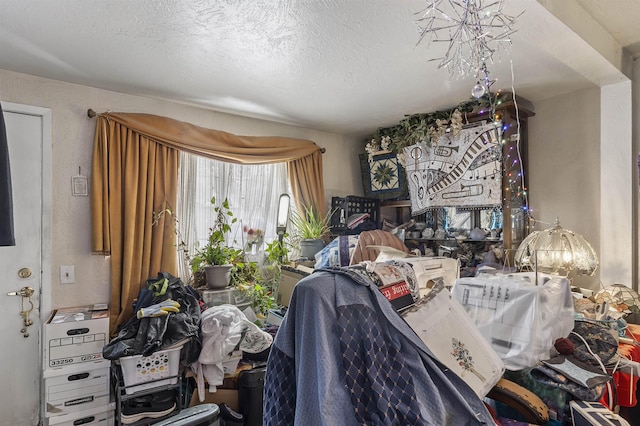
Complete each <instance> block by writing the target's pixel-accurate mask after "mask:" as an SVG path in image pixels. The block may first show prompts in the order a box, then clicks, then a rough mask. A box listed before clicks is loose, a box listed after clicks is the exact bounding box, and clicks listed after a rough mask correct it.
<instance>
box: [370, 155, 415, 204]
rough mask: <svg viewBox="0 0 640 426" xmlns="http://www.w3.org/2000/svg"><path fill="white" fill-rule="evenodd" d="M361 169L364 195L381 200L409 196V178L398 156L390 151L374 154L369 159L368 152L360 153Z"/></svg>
mask: <svg viewBox="0 0 640 426" xmlns="http://www.w3.org/2000/svg"><path fill="white" fill-rule="evenodd" d="M360 170H361V172H362V186H363V190H364V196H365V197H367V198H377V199H380V200H388V199H398V198H407V197H408V194H409V192H408V189H407V180H406V177H405V171H404V167H402V166H401V165H400V163H399V162H398V156H397V155H396V154H394V153H391V152H388V153H384V154H379V155H374V156H373V161H371V162H370V161H369V156H368V154H366V153H362V154H360Z"/></svg>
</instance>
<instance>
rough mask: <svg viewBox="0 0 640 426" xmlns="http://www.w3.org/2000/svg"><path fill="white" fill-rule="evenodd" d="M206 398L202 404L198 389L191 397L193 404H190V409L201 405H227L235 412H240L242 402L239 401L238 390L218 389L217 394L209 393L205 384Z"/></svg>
mask: <svg viewBox="0 0 640 426" xmlns="http://www.w3.org/2000/svg"><path fill="white" fill-rule="evenodd" d="M205 388H207V389H206V390H205V396H204V401H203V402H200V397H199V396H198V389H196V390H195V391H194V392H193V395H192V396H191V402H190V403H189V407H194V406H196V405H200V404H218V405H220V404H223V403H224V404H226V405H227V407H229V408H231V409H232V410H234V411H238V412H239V411H240V401H239V399H238V390H237V389H218V390H217V391H216V392H213V393H212V392H209V390H208V386H207V385H206V384H205Z"/></svg>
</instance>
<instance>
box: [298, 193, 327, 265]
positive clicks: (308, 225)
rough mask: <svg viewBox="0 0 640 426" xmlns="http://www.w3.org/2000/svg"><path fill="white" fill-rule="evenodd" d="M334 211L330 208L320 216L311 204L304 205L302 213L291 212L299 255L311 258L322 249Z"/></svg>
mask: <svg viewBox="0 0 640 426" xmlns="http://www.w3.org/2000/svg"><path fill="white" fill-rule="evenodd" d="M334 213H335V210H330V211H328V212H327V214H325V215H324V216H322V215H321V214H320V213H318V212H317V210H316V209H315V208H313V207H311V206H305V208H304V213H299V212H292V214H291V223H292V224H293V227H294V228H295V233H296V239H297V240H298V241H299V245H300V256H302V257H305V258H307V259H313V258H314V256H315V254H316V253H317V252H319V251H320V250H322V248H323V247H324V244H325V241H324V238H325V237H326V236H327V235H328V234H329V228H330V224H331V216H333V214H334Z"/></svg>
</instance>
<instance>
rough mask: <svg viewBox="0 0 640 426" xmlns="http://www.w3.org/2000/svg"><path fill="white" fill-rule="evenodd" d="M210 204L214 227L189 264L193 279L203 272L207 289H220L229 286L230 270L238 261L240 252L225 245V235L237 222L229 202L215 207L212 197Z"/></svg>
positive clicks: (214, 200)
mask: <svg viewBox="0 0 640 426" xmlns="http://www.w3.org/2000/svg"><path fill="white" fill-rule="evenodd" d="M211 204H212V205H213V206H214V208H213V211H214V212H215V222H214V225H213V226H212V227H211V228H209V237H208V238H207V243H206V244H205V245H204V247H201V248H199V249H198V250H197V251H196V254H195V255H194V256H193V257H192V258H191V260H190V262H189V263H190V265H191V271H192V272H193V275H194V277H196V276H197V275H198V274H201V273H202V272H204V275H205V276H206V280H207V287H209V288H211V289H220V288H225V287H227V286H228V285H229V283H230V280H231V268H232V267H233V265H234V263H236V262H237V261H238V259H240V257H241V255H242V250H239V249H235V248H233V247H229V246H228V245H227V238H226V237H227V234H228V233H229V231H231V225H232V224H233V223H235V222H237V218H235V217H234V216H233V213H232V212H231V210H230V209H229V200H227V199H226V198H225V199H224V201H223V202H222V204H221V205H216V198H215V197H212V198H211Z"/></svg>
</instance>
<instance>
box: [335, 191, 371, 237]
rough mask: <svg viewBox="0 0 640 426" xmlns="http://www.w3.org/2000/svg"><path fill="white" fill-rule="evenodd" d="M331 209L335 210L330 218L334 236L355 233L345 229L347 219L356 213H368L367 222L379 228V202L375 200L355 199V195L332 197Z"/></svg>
mask: <svg viewBox="0 0 640 426" xmlns="http://www.w3.org/2000/svg"><path fill="white" fill-rule="evenodd" d="M331 209H332V210H335V213H334V214H333V216H331V232H332V233H334V234H344V233H351V232H355V231H353V230H350V229H347V219H348V218H349V216H351V215H353V214H356V213H369V218H368V219H367V220H368V221H371V222H374V223H375V224H376V227H378V228H379V227H380V200H377V199H375V198H364V197H357V196H355V195H347V196H346V197H333V198H331Z"/></svg>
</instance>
